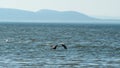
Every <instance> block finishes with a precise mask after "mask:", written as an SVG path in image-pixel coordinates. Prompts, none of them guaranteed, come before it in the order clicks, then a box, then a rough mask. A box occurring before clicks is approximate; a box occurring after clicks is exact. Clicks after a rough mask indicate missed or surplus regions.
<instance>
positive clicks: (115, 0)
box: [0, 0, 120, 19]
mask: <svg viewBox="0 0 120 68" xmlns="http://www.w3.org/2000/svg"><path fill="white" fill-rule="evenodd" d="M119 6H120V0H0V8H16V9H24V10H30V11H38V10H40V9H52V10H60V11H66V10H67V11H68V10H71V11H78V12H82V13H85V14H87V15H90V16H93V17H97V18H103V19H104V18H105V19H120V7H119Z"/></svg>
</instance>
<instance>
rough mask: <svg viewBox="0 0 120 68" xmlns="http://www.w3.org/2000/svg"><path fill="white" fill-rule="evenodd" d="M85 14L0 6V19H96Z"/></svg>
mask: <svg viewBox="0 0 120 68" xmlns="http://www.w3.org/2000/svg"><path fill="white" fill-rule="evenodd" d="M96 20H98V19H96V18H92V17H90V16H87V15H85V14H82V13H79V12H75V11H63V12H60V11H55V10H40V11H37V12H31V11H25V10H18V9H7V8H0V21H18V22H19V21H21V22H22V21H28V22H29V21H35V22H79V21H96Z"/></svg>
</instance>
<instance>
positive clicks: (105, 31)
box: [0, 23, 120, 68]
mask: <svg viewBox="0 0 120 68" xmlns="http://www.w3.org/2000/svg"><path fill="white" fill-rule="evenodd" d="M119 37H120V25H119V24H117V25H115V24H47V23H46V24H43V23H42V24H37V23H36V24H33V23H31V24H20V23H19V24H15V23H13V24H0V68H119V67H120V38H119ZM60 43H65V44H66V45H67V47H68V49H67V50H65V49H63V48H62V47H61V46H59V47H58V48H57V49H56V50H53V49H51V45H56V44H57V45H59V44H60Z"/></svg>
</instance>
